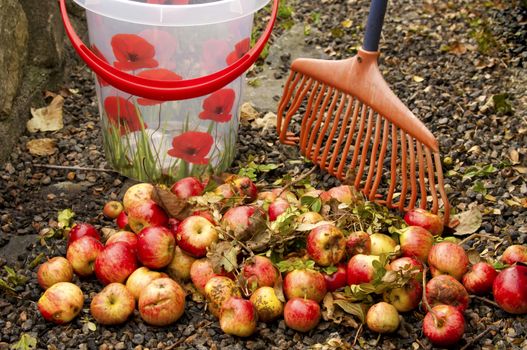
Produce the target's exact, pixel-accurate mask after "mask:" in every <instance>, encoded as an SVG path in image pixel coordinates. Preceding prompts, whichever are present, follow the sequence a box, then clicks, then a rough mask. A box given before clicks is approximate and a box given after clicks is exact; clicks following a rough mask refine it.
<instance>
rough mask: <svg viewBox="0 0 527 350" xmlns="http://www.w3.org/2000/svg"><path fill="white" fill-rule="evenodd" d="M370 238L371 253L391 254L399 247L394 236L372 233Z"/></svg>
mask: <svg viewBox="0 0 527 350" xmlns="http://www.w3.org/2000/svg"><path fill="white" fill-rule="evenodd" d="M370 240H371V251H370V255H381V254H391V253H394V252H395V248H396V247H397V242H395V241H394V240H393V238H392V237H390V236H388V235H385V234H383V233H374V234H371V235H370Z"/></svg>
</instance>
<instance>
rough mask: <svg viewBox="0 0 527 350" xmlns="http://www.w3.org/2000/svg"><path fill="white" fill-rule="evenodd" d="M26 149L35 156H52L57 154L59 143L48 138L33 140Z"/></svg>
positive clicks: (27, 144)
mask: <svg viewBox="0 0 527 350" xmlns="http://www.w3.org/2000/svg"><path fill="white" fill-rule="evenodd" d="M26 147H27V149H28V150H29V153H31V154H32V155H34V156H50V155H52V154H54V153H55V152H57V141H55V140H54V139H48V138H44V139H37V140H31V141H28V142H27V143H26Z"/></svg>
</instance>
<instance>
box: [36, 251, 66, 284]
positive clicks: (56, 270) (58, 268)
mask: <svg viewBox="0 0 527 350" xmlns="http://www.w3.org/2000/svg"><path fill="white" fill-rule="evenodd" d="M37 279H38V284H39V285H40V286H41V287H42V288H43V289H48V288H49V287H51V286H52V285H54V284H55V283H58V282H71V280H72V279H73V267H71V264H70V262H69V261H68V260H67V259H66V258H63V257H62V256H56V257H54V258H51V259H49V260H48V261H46V262H44V263H42V265H40V267H39V268H38V272H37Z"/></svg>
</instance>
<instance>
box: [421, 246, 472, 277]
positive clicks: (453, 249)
mask: <svg viewBox="0 0 527 350" xmlns="http://www.w3.org/2000/svg"><path fill="white" fill-rule="evenodd" d="M428 265H429V266H430V272H432V276H438V275H441V274H448V275H450V276H453V277H454V278H455V279H457V280H458V281H460V280H461V278H462V277H463V275H464V274H465V272H467V269H468V256H467V253H465V250H464V249H463V247H461V246H459V245H457V244H454V243H450V242H441V243H438V244H436V245H434V246H433V247H432V249H430V253H429V254H428Z"/></svg>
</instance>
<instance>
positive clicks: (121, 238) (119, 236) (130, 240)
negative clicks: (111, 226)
mask: <svg viewBox="0 0 527 350" xmlns="http://www.w3.org/2000/svg"><path fill="white" fill-rule="evenodd" d="M116 242H124V243H127V244H129V245H130V247H131V248H132V250H133V251H134V252H135V251H137V235H136V234H135V233H133V232H130V231H117V232H116V233H115V234H113V235H111V236H110V238H108V239H107V240H106V243H105V244H106V245H110V244H112V243H116Z"/></svg>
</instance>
